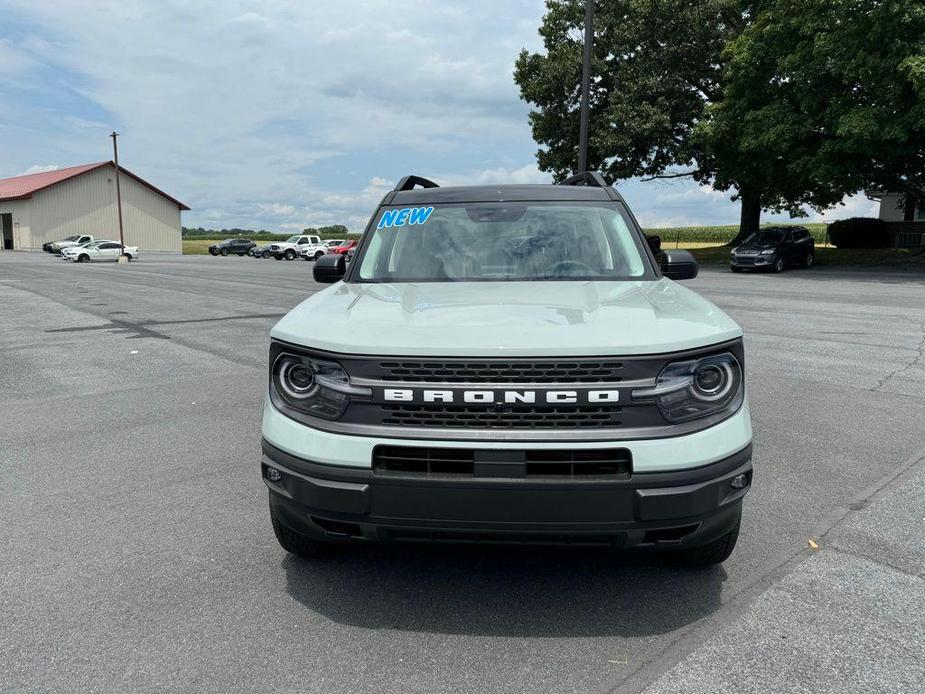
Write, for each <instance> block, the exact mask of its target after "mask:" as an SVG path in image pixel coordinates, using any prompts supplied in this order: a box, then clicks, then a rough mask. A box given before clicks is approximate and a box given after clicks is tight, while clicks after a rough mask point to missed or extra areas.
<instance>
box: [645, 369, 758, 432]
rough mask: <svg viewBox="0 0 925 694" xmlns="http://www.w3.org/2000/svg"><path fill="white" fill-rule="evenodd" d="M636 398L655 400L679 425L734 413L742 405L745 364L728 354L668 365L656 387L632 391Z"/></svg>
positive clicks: (660, 375) (672, 421)
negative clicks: (743, 367) (722, 413)
mask: <svg viewBox="0 0 925 694" xmlns="http://www.w3.org/2000/svg"><path fill="white" fill-rule="evenodd" d="M633 400H634V401H654V402H655V403H656V404H657V405H658V408H659V410H660V411H661V413H662V416H663V417H664V418H665V419H666V420H668V421H669V422H671V423H672V424H677V423H680V422H687V421H690V420H692V419H699V418H701V417H709V416H710V415H714V414H718V413H720V412H723V411H729V412H733V411H735V410H737V409H738V408H739V406H740V405H741V404H742V367H741V366H740V365H739V362H738V361H737V360H736V358H735V357H734V356H733V355H732V354H729V353H728V352H727V353H724V354H717V355H714V356H709V357H703V358H701V359H691V360H689V361H680V362H675V363H673V364H669V365H668V366H666V367H665V368H664V369H662V372H661V373H660V374H659V376H658V380H657V381H656V384H655V387H654V388H643V389H640V390H634V391H633Z"/></svg>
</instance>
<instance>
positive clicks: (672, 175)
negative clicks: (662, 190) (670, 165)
mask: <svg viewBox="0 0 925 694" xmlns="http://www.w3.org/2000/svg"><path fill="white" fill-rule="evenodd" d="M695 173H697V172H696V171H683V172H681V173H670V174H655V175H654V176H649V177H648V178H641V179H639V180H641V181H654V180H655V179H657V178H685V177H686V176H693V175H694V174H695Z"/></svg>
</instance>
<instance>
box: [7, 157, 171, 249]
mask: <svg viewBox="0 0 925 694" xmlns="http://www.w3.org/2000/svg"><path fill="white" fill-rule="evenodd" d="M115 173H116V167H115V164H114V163H113V162H111V161H101V162H96V163H95V164H83V165H81V166H71V167H68V168H66V169H55V170H54V171H45V172H42V173H34V174H26V175H24V176H14V177H13V178H5V179H0V241H2V243H0V249H6V250H9V249H17V250H35V249H39V248H41V247H42V245H43V244H45V243H50V242H51V241H57V240H59V239H62V238H66V237H68V236H72V235H76V234H89V235H92V236H94V237H95V238H103V239H114V240H118V238H119V220H118V207H117V205H116V191H115ZM119 173H120V176H119V187H120V189H121V197H122V221H123V231H124V236H125V244H126V245H129V246H139V248H141V249H142V250H148V251H175V252H180V250H181V241H180V230H181V224H180V213H181V212H183V211H184V210H188V209H189V207H188V206H186V205H185V204H183V203H182V202H180V201H179V200H177V199H176V198H174V197H172V196H170V195H168V194H167V193H165V192H164V191H162V190H161V189H159V188H157V187H155V186H154V185H152V184H151V183H149V182H148V181H146V180H144V179H143V178H141V177H140V176H137V175H135V174H133V173H132V172H131V171H129V170H128V169H126V168H124V167H122V166H120V167H119Z"/></svg>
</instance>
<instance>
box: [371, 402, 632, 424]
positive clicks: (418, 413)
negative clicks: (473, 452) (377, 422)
mask: <svg viewBox="0 0 925 694" xmlns="http://www.w3.org/2000/svg"><path fill="white" fill-rule="evenodd" d="M381 409H382V419H381V422H382V423H383V424H386V425H389V426H401V427H425V428H433V427H454V428H457V429H599V428H604V427H606V428H616V427H619V426H620V425H621V420H620V415H621V412H622V411H623V408H622V407H587V406H581V407H576V406H571V407H563V406H557V407H552V406H533V405H524V406H517V405H509V406H505V407H504V409H502V410H496V409H493V408H486V407H485V406H482V407H470V406H466V405H401V404H395V405H382V406H381Z"/></svg>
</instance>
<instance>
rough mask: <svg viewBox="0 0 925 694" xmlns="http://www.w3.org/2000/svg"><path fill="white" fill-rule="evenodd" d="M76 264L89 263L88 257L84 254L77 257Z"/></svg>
mask: <svg viewBox="0 0 925 694" xmlns="http://www.w3.org/2000/svg"><path fill="white" fill-rule="evenodd" d="M77 262H78V263H89V262H90V256H88V255H86V254H84V255H79V256H77Z"/></svg>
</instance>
